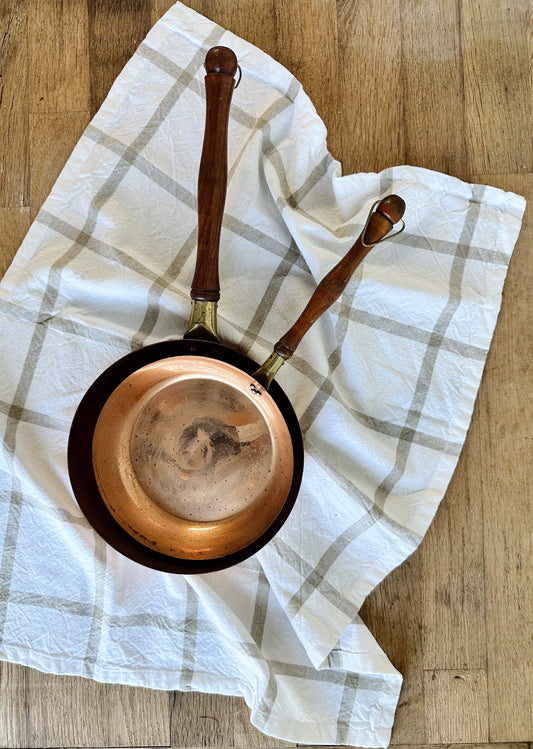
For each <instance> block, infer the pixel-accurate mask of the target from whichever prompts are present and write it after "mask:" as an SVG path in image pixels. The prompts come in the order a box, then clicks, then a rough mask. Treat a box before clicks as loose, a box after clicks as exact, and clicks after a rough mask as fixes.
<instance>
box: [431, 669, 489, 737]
mask: <svg viewBox="0 0 533 749" xmlns="http://www.w3.org/2000/svg"><path fill="white" fill-rule="evenodd" d="M424 700H425V708H426V730H427V737H428V741H429V742H430V743H431V744H447V743H458V744H475V743H485V742H488V740H489V723H488V700H487V674H486V671H485V670H484V669H479V670H468V671H459V670H451V671H439V670H434V671H425V672H424Z"/></svg>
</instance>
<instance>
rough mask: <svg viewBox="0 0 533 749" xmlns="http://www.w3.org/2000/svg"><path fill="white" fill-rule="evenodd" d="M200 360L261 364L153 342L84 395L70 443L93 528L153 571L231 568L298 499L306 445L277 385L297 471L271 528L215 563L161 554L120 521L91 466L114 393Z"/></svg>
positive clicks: (227, 352)
mask: <svg viewBox="0 0 533 749" xmlns="http://www.w3.org/2000/svg"><path fill="white" fill-rule="evenodd" d="M190 355H192V356H201V357H207V358H209V359H211V360H213V361H214V362H216V361H219V362H227V363H229V364H230V365H232V366H233V367H235V368H237V369H239V370H241V371H242V372H244V373H246V374H247V375H248V376H249V375H253V373H254V372H255V371H256V370H257V366H258V365H257V363H256V362H255V361H253V360H252V359H250V358H248V357H247V356H245V355H244V354H242V353H240V352H238V351H234V350H232V349H230V348H228V347H227V346H224V345H222V344H220V343H216V342H211V341H199V340H191V339H183V340H172V341H163V342H160V343H155V344H152V345H150V346H146V347H145V348H142V349H139V350H137V351H135V352H132V353H130V354H127V355H126V356H124V357H122V359H119V360H118V361H116V362H115V363H114V364H112V365H111V366H110V367H109V368H108V369H106V370H105V371H104V372H103V373H102V374H101V375H100V376H99V377H98V378H97V379H96V380H95V382H94V383H93V384H92V385H91V387H90V388H89V389H88V390H87V392H86V393H85V395H84V396H83V398H82V400H81V401H80V404H79V406H78V409H77V411H76V414H75V417H74V420H73V423H72V428H71V432H70V436H69V444H68V469H69V475H70V480H71V484H72V488H73V491H74V495H75V498H76V501H77V503H78V505H79V507H80V509H81V511H82V512H83V514H84V516H85V518H86V520H87V521H88V522H89V524H90V525H91V526H92V528H93V529H94V530H95V531H96V532H97V533H98V535H99V536H101V537H102V538H103V539H104V540H105V541H106V542H107V543H108V544H109V545H110V546H111V547H113V548H114V549H115V550H116V551H118V552H120V553H121V554H122V555H124V556H125V557H127V558H129V559H131V560H133V561H135V562H137V563H139V564H141V565H143V566H145V567H149V568H152V569H156V570H160V571H162V572H171V573H178V574H198V573H206V572H212V571H216V570H221V569H225V568H228V567H231V566H233V565H235V564H237V563H239V562H242V561H244V560H245V559H248V558H249V557H251V556H252V555H254V554H255V553H257V552H258V551H259V550H260V549H261V548H263V547H264V546H265V545H266V544H267V543H268V542H269V541H270V540H271V539H272V538H273V537H274V536H275V535H276V534H277V533H278V532H279V530H280V529H281V528H282V526H283V525H284V523H285V522H286V520H287V518H288V517H289V515H290V513H291V511H292V508H293V506H294V502H295V501H296V498H297V496H298V492H299V489H300V484H301V480H302V474H303V460H304V450H303V440H302V434H301V430H300V426H299V423H298V419H297V417H296V414H295V412H294V410H293V407H292V404H291V402H290V401H289V399H288V398H287V396H286V395H285V393H284V391H283V389H282V388H281V387H280V386H279V385H278V383H276V382H273V383H272V385H271V386H270V388H269V391H268V392H269V396H270V397H271V398H272V399H273V400H274V401H275V403H276V405H277V407H278V408H279V410H280V412H281V414H282V416H283V419H284V421H285V423H286V426H287V430H288V433H289V434H290V440H291V450H292V462H293V470H292V476H291V480H290V482H289V485H288V489H287V492H286V496H285V497H284V501H283V502H282V503H281V505H280V507H279V508H278V510H279V511H278V512H277V514H276V515H275V517H274V518H273V519H272V521H271V522H270V524H268V525H267V527H264V528H262V529H261V530H260V532H259V533H258V534H257V535H256V537H255V538H254V537H250V538H249V539H248V540H247V541H246V542H245V543H244V545H242V546H241V548H233V549H232V550H230V551H228V552H223V553H222V554H221V555H218V556H217V555H214V556H212V557H211V558H202V556H201V555H197V556H195V557H189V558H187V557H186V556H185V557H181V556H176V555H170V554H166V553H162V552H161V551H159V550H158V549H157V547H156V546H153V545H151V546H149V545H146V544H143V543H140V542H139V540H137V539H136V538H135V534H132V533H131V532H128V531H127V530H126V529H125V528H124V526H122V525H120V524H119V523H118V522H117V519H116V517H114V515H113V513H112V512H111V511H110V509H109V507H108V506H107V504H106V502H105V501H104V499H103V497H102V494H101V492H100V489H99V487H98V484H97V481H96V477H95V473H94V469H93V463H92V441H93V435H94V432H95V429H96V423H97V421H98V418H99V416H100V413H101V411H102V409H103V408H104V405H105V403H106V402H107V400H108V399H109V397H110V395H111V394H112V393H113V391H114V390H115V389H116V388H117V387H118V386H119V385H120V384H121V383H122V382H123V381H124V380H125V379H126V378H127V377H129V376H130V375H131V374H133V373H134V372H136V371H137V370H138V369H140V368H142V367H145V366H146V365H150V364H154V363H157V362H160V361H161V360H164V359H168V358H171V357H176V356H190Z"/></svg>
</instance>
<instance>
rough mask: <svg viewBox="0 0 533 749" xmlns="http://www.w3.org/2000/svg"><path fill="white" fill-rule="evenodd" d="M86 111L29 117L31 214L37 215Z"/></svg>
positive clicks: (86, 119) (84, 121) (86, 120)
mask: <svg viewBox="0 0 533 749" xmlns="http://www.w3.org/2000/svg"><path fill="white" fill-rule="evenodd" d="M89 119H90V117H89V111H88V110H87V111H86V112H60V113H53V114H48V113H43V114H33V115H31V116H30V165H31V166H30V168H31V215H32V219H33V218H35V216H36V215H37V213H38V211H39V209H40V207H41V205H42V204H43V202H44V200H45V198H46V197H47V196H48V193H49V192H50V190H51V189H52V186H53V185H54V182H55V181H56V179H57V177H58V176H59V173H60V171H61V169H62V168H63V166H64V165H65V162H66V161H67V159H68V157H69V156H70V153H71V151H72V149H73V148H74V146H75V145H76V143H77V142H78V140H79V138H80V136H81V134H82V133H83V130H84V129H85V127H86V126H87V125H88V123H89Z"/></svg>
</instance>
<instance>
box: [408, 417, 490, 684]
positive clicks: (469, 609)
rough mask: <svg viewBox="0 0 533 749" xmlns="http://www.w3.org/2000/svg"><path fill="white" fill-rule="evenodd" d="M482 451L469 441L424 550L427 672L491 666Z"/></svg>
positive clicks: (424, 658) (425, 660)
mask: <svg viewBox="0 0 533 749" xmlns="http://www.w3.org/2000/svg"><path fill="white" fill-rule="evenodd" d="M476 419H477V414H475V415H474V420H476ZM476 448H477V445H476V444H475V442H474V441H470V440H467V442H466V445H465V447H464V449H463V453H462V455H461V458H460V460H459V464H458V466H457V469H456V471H455V474H454V476H453V478H452V481H451V482H450V485H449V487H448V491H447V493H446V497H445V499H444V500H443V502H442V503H441V506H440V508H439V511H438V512H437V516H436V518H435V520H434V522H433V524H432V526H431V527H430V529H429V531H428V533H427V535H426V537H425V539H424V543H423V544H422V546H421V549H420V554H421V563H422V566H423V580H424V588H423V605H422V612H421V613H422V624H423V649H424V655H423V668H424V669H436V670H438V669H483V668H485V666H486V663H487V646H486V628H485V586H484V576H485V559H484V539H483V495H482V494H480V493H479V492H476V491H472V489H471V487H470V484H469V479H470V475H471V473H472V472H473V471H475V470H476V463H477V460H478V455H477V449H476Z"/></svg>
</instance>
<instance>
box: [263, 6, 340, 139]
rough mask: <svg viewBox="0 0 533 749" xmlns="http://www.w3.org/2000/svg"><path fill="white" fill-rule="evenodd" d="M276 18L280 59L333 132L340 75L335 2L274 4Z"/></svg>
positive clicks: (276, 35)
mask: <svg viewBox="0 0 533 749" xmlns="http://www.w3.org/2000/svg"><path fill="white" fill-rule="evenodd" d="M274 14H275V22H276V29H275V38H276V40H277V45H278V50H277V59H278V60H279V61H280V62H281V63H282V65H284V66H285V67H286V68H288V69H289V70H290V71H291V73H292V74H293V75H294V76H296V78H298V80H299V81H300V82H301V83H302V85H303V87H304V89H305V92H306V93H307V95H308V96H309V97H310V98H311V101H312V102H313V104H314V105H315V108H316V110H317V112H318V114H319V115H320V117H321V118H322V119H323V121H324V123H325V125H326V127H327V128H332V127H333V125H334V123H335V122H336V119H337V102H338V87H337V80H338V75H339V69H338V59H337V46H338V41H337V8H336V3H335V0H293V2H290V3H289V2H284V1H283V0H274ZM324 29H327V33H326V34H325V33H324Z"/></svg>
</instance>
